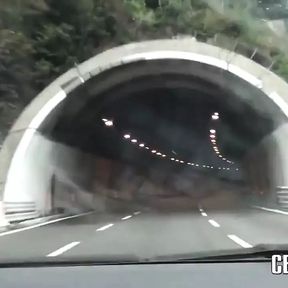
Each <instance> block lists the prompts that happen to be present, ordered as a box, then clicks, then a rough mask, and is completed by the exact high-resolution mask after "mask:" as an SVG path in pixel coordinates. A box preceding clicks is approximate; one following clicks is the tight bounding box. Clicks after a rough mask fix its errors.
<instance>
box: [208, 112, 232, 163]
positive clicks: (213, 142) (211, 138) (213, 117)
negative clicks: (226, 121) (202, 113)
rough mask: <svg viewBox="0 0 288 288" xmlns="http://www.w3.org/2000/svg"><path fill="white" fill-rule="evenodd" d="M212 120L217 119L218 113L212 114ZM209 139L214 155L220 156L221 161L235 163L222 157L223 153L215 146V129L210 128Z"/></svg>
mask: <svg viewBox="0 0 288 288" xmlns="http://www.w3.org/2000/svg"><path fill="white" fill-rule="evenodd" d="M211 118H212V120H214V121H216V120H218V119H219V113H218V112H215V113H214V114H212V116H211ZM210 141H211V144H212V147H213V150H214V152H215V153H216V155H217V156H218V157H219V158H221V159H222V160H223V161H226V162H227V163H229V164H231V165H232V164H235V163H234V162H233V161H231V160H229V159H227V158H225V157H223V155H221V153H220V151H219V148H218V146H217V137H216V130H215V129H210Z"/></svg>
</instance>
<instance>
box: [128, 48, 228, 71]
mask: <svg viewBox="0 0 288 288" xmlns="http://www.w3.org/2000/svg"><path fill="white" fill-rule="evenodd" d="M143 59H145V60H157V59H181V60H190V61H196V62H201V63H205V64H208V65H212V66H216V67H219V68H222V69H224V70H227V68H228V63H227V62H226V61H224V60H222V59H218V58H216V57H213V56H206V55H203V54H199V53H195V52H184V51H167V50H161V51H154V52H153V51H152V52H143V53H138V54H133V55H130V56H126V57H125V58H124V61H125V62H133V61H139V60H143Z"/></svg>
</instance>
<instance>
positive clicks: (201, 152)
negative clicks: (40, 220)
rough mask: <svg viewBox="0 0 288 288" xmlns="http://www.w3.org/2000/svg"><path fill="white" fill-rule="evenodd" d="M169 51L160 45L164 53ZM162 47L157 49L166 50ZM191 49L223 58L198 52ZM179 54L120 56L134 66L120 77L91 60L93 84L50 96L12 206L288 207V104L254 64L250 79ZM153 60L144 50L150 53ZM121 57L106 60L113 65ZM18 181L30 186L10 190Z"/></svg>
mask: <svg viewBox="0 0 288 288" xmlns="http://www.w3.org/2000/svg"><path fill="white" fill-rule="evenodd" d="M169 41H170V42H169ZM169 41H168V42H169V43H174V44H175V43H178V41H180V42H181V41H183V40H169ZM185 41H187V40H185ZM185 41H184V42H185ZM168 42H165V41H164V42H163V43H162V42H161V41H160V43H162V44H163V45H164V46H165V45H167V43H168ZM151 43H152V42H151ZM174 44H173V45H174ZM188 44H189V45H190V44H193V45H191V46H189V45H188ZM143 45H144V44H143ZM153 45H154V44H151V45H148V44H147V47H149V49H152V50H153V49H154V50H155V51H159V50H161V49H160V48H159V47H157V45H156V46H153ZM171 45H172V44H171ZM173 45H172V46H173ZM185 45H186V46H185ZM185 45H184V46H183V47H186V48H185V49H188V48H187V47H188V46H189V49H191V50H193V49H196V48H195V47H197V45H200V46H201V45H202V46H203V45H204V46H205V47H206V48H207V47H209V49H212V50H213V49H219V48H217V47H213V46H210V45H207V44H203V43H197V42H195V41H191V42H189V43H188V42H187V43H186V42H185ZM160 46H161V45H160ZM168 46H169V45H168ZM172 46H171V47H172ZM176 46H177V47H176V48H173V49H174V51H176V52H175V53H176V54H175V55H176V56H175V57H170V56H169V57H168V56H167V55H166V56H165V57H164V56H163V55H162V56H163V59H162V56H161V57H160V56H157V57H156V56H155V57H150V56H149V57H146V59H144V60H143V57H142V56H139V57H138V56H137V55H138V54H137V53H136V52H137V51H136V52H133V53H134V54H133V53H132V52H131V51H129V49H128V50H127V49H126V48H117V49H120V50H117V49H116V50H115V51H118V52H117V53H118V54H117V53H115V55H117V56H115V57H116V59H117V61H119V59H122V60H121V61H120V63H119V62H117V61H116V60H114V61H116V62H117V65H116V64H115V63H114V65H111V66H109V67H108V66H106V67H105V69H102V70H101V69H100V68H99V71H97V73H96V72H95V69H94V68H95V67H94V66H93V65H96V66H97V65H98V64H96V63H98V62H97V61H94V60H93V59H92V60H91V61H92V62H93V63H94V64H93V65H90V63H91V62H89V61H90V60H89V61H87V63H83V66H81V67H84V68H85V67H86V68H87V67H89V69H88V68H87V69H88V70H90V72H89V73H86V74H85V73H84V74H82V73H80V72H81V69H80V68H77V69H76V70H74V71H73V73H76V74H74V78H73V77H72V78H71V77H70V76H69V77H68V76H67V77H66V74H65V75H64V76H63V79H60V80H58V82H59V84H58V85H59V86H60V87H61V89H60V92H59V91H58V94H57V93H56V96H57V97H56V96H55V87H53V86H52V88H49V87H48V88H49V89H50V90H51V91H52V92H53V93H54V96H53V97H51V98H50V100H49V101H48V102H47V100H45V101H46V102H45V101H44V102H45V103H46V104H45V105H46V106H45V105H44V106H43V107H42V108H41V109H40V110H39V111H40V112H41V114H42V115H44V116H43V117H42V116H41V117H40V116H39V113H38V114H37V109H34V112H35V110H36V114H37V115H36V116H35V117H34V116H33V117H34V118H33V117H32V118H31V119H32V121H31V122H30V123H29V124H28V125H27V126H25V125H23V126H24V127H25V129H26V128H27V129H26V130H25V129H24V131H25V132H24V136H23V135H20V136H21V137H22V138H21V137H20V144H21V145H18V146H17V145H16V152H17V153H18V154H21V158H19V159H21V160H19V159H18V160H17V157H19V155H18V154H17V153H16V152H15V153H14V154H13V153H12V154H11V159H12V160H11V163H12V164H10V163H8V165H7V167H8V168H7V173H6V175H5V177H4V178H5V179H4V180H3V181H2V183H3V184H2V185H3V188H2V191H3V192H4V194H3V201H4V202H7V203H8V202H9V203H10V202H12V203H13V202H19V201H21V202H24V203H28V202H29V203H30V202H33V203H35V206H36V207H37V211H38V212H39V213H40V214H41V215H43V214H49V213H51V211H59V210H60V211H68V212H69V213H78V212H81V211H88V210H95V211H98V212H99V213H102V212H103V213H104V212H107V211H113V212H117V211H123V210H124V211H126V210H131V209H132V210H135V209H138V210H139V209H144V210H145V209H150V210H151V209H152V210H153V211H157V212H159V211H166V212H167V211H174V210H179V211H183V210H185V209H187V210H191V209H192V210H193V209H196V208H197V209H198V207H199V205H200V206H202V205H204V206H206V207H210V209H213V208H214V209H224V208H225V209H230V208H232V207H233V209H234V208H235V207H236V208H237V207H241V208H243V207H244V206H245V205H252V204H253V205H257V204H259V203H266V204H269V205H272V206H273V205H274V206H277V205H279V204H280V202H281V201H280V202H279V195H280V194H281V193H283V191H284V192H285V187H286V178H285V176H284V175H285V169H286V168H285V165H287V164H285V161H284V158H283V153H285V152H283V151H284V150H285V144H286V142H285V135H286V133H287V132H286V131H288V130H287V129H286V128H287V126H286V125H287V116H286V115H285V109H284V108H285V107H284V108H283V105H284V104H283V103H285V101H284V100H283V99H282V102H283V103H282V102H281V101H280V102H279V97H280V96H279V95H278V94H277V95H278V98H277V97H276V96H275V95H276V92H275V91H274V90H273V89H272V88H273V87H272V88H271V89H270V88H269V89H270V90H269V91H270V92H269V93H270V94H269V93H268V92H267V91H266V90H267V89H266V88H265V87H266V86H265V85H266V84H265V81H264V80H263V81H262V80H261V81H262V82H261V81H260V80H259V81H260V82H261V83H260V82H259V81H258V80H257V81H255V79H256V78H255V79H254V78H253V77H252V76H249V77H248V75H249V74H245V73H246V72H247V71H248V70H249V69H250V70H251V67H253V69H254V68H255V67H256V68H257V69H260V68H259V67H258V66H259V65H258V64H253V65H255V67H254V66H253V65H252V64H251V63H250V62H252V61H250V60H247V59H246V60H247V61H248V62H247V63H248V64H249V65H252V66H251V67H250V66H249V65H248V66H249V67H248V66H247V71H246V72H245V73H244V72H241V71H242V70H239V68H237V69H238V70H237V69H236V68H235V67H236V66H231V65H232V64H231V63H232V62H233V61H232V60H231V63H229V64H227V65H228V66H227V67H228V68H227V69H226V68H225V69H224V68H223V67H224V66H225V65H224V66H223V65H222V64H221V63H220V64H221V65H220V64H219V62H217V61H218V60H219V59H218V60H217V61H214V60H213V61H214V62H213V61H212V60H209V61H211V63H207V62H209V61H208V60H207V59H210V58H209V57H211V55H210V56H209V57H208V58H203V57H202V56H201V53H200V52H199V51H198V52H197V53H199V57H198V58H197V57H196V56H195V55H196V54H193V53H194V52H193V53H192V52H191V53H192V54H193V55H192V54H191V55H192V56H193V57H192V56H191V57H192V58H193V59H192V58H191V59H188V58H189V57H190V56H189V57H188V56H187V54H181V53H180V54H179V50H181V49H184V48H181V47H180V46H179V43H178V44H177V45H176ZM204 46H203V47H204ZM137 47H138V46H137V45H136V48H137ZM151 47H152V48H151ZM171 47H170V48H169V49H171V50H173V49H172V48H171ZM136 48H135V49H136ZM121 49H123V50H121ZM137 49H138V48H137ZM137 49H136V50H137ZM143 49H144V48H143V46H141V45H140V46H139V51H141V52H143ZM197 49H199V47H198V48H197ZM212 50H211V51H212ZM119 51H122V52H123V53H124V54H125V55H126V56H125V57H126V58H125V57H124V56H122V58H121V56H119ZM207 51H208V50H207ZM207 51H206V52H205V53H208V52H207ZM107 53H108V54H109V53H112V52H107ZM127 53H128V56H127ZM157 53H158V52H157ZM185 53H188V52H185ZM209 53H210V52H209ZM209 53H208V54H209ZM104 54H105V53H104ZM112 54H113V53H112ZM112 54H109V55H106V56H101V57H103V58H101V57H100V58H97V59H98V60H99V59H105V61H111V63H112V62H113V60H111V59H110V58H111V57H112V56H111V55H112ZM120 54H121V53H120ZM188 54H189V53H188ZM216 54H217V57H218V58H219V57H220V56H219V55H220V54H219V53H218V52H217V53H215V55H216ZM113 55H114V54H113ZM131 55H132V56H133V57H132V56H131ZM135 55H136V56H137V57H138V58H137V57H136V56H135ZM149 55H150V54H149ZM157 55H159V53H158V54H157ZM160 55H161V53H160ZM169 55H170V54H169ZM197 55H198V54H197ZM215 55H214V56H213V57H214V58H213V59H216V56H215ZM221 55H223V54H221ZM108 56H109V57H110V58H109V57H108ZM206 56H207V55H206ZM206 56H205V57H206ZM236 56H237V55H236ZM236 56H235V57H236ZM96 57H98V56H96ZM127 57H128V58H129V59H128V58H127ZM201 57H202V58H203V59H204V60H203V59H202V58H201ZM237 57H239V56H237ZM241 57H242V56H241ZM112 58H113V57H112ZM158 58H159V59H158ZM186 58H187V59H186ZM242 58H243V57H242ZM123 59H126V60H125V61H124V60H123ZM127 59H128V60H127ZM201 59H202V60H201ZM211 59H212V58H211ZM244 60H245V59H244ZM244 60H243V61H244ZM246 60H245V61H246ZM219 61H220V60H219ZM221 61H222V60H221ZM223 61H224V60H223ZM237 61H238V58H236V60H235V62H237ZM249 61H250V62H249ZM100 62H101V61H100ZM238 62H239V61H238ZM238 62H237V63H238ZM214 64H215V65H214ZM99 65H100V64H99ZM229 65H230V66H229ZM233 65H236V64H235V63H234V64H233ZM257 65H258V66H257ZM229 67H230V68H229ZM233 67H234V68H233ZM84 68H83V69H84ZM86 68H85V69H86ZM232 68H233V69H232ZM256 68H255V70H257V69H256ZM87 69H86V70H87ZM261 69H264V68H261ZM232 70H233V71H232ZM79 71H80V72H79ZM93 71H94V72H93ZM231 71H232V72H231ZM239 71H240V72H239ZM259 71H260V70H259ZM250 72H251V71H250ZM261 72H263V71H262V70H261ZM266 72H267V71H266ZM69 73H70V72H69V71H68V72H67V75H68V74H69ZM79 73H80V74H79ZM247 73H248V72H247ZM267 73H268V72H267ZM269 73H270V72H269ZM75 75H76V77H75ZM267 75H268V74H267ZM269 75H270V74H269ZM270 76H271V77H272V78H273V77H274V75H270ZM270 76H269V77H270ZM267 77H268V76H267ZM275 77H276V76H275ZM70 78H71V79H70ZM272 78H271V79H270V78H269V81H270V84H271V83H272V80H273V81H274V80H275V79H274V78H273V79H272ZM69 79H70V80H69ZM251 79H252V80H251ZM257 79H258V78H257ZM267 79H268V78H267ZM276 80H277V81H280V82H279V83H281V85H284V84H283V81H282V80H280V79H279V78H278V77H276ZM276 80H275V81H276ZM77 81H78V82H77ZM277 81H276V82H277ZM256 82H257V83H256ZM276 82H275V83H276ZM56 83H57V81H56ZM60 83H61V84H60ZM75 83H76V84H75ZM259 83H260V84H261V85H262V84H263V83H264V84H263V85H264V86H263V87H264V88H263V87H262V86H261V85H260V84H259ZM285 85H286V83H285ZM285 85H284V86H285ZM260 86H261V87H260ZM270 86H271V85H270ZM270 86H269V87H270ZM279 87H280V86H279ZM282 88H283V87H282ZM49 89H48V91H50V90H49ZM56 90H57V89H56ZM44 92H45V91H44ZM267 93H268V94H269V97H268V96H267ZM273 93H274V94H273ZM277 93H279V94H281V93H280V92H277ZM272 94H273V97H274V96H275V97H274V98H273V97H272V96H271V95H272ZM43 95H44V96H43V98H45V97H46V99H47V96H45V93H44V94H43ZM280 98H281V97H280ZM55 99H56V100H55ZM32 104H33V103H32ZM275 104H276V105H275ZM37 105H39V101H38V104H37V101H36V106H37ZM285 105H286V104H285ZM285 105H284V106H285ZM40 106H41V105H40ZM31 107H33V105H31V106H30V111H29V109H28V111H29V112H31V110H33V109H32V108H31ZM47 107H48V108H47ZM46 108H47V109H46ZM45 109H46V110H45ZM43 111H44V112H43ZM34 112H33V113H34ZM283 112H284V113H283ZM33 113H32V114H33ZM24 114H25V113H24ZM37 117H38V118H37ZM23 118H24V120H25V121H26V118H25V117H23ZM23 118H22V119H20V120H19V121H18V122H21V121H23ZM28 118H29V117H28ZM35 119H36V120H37V121H38V122H37V121H36V120H35ZM25 121H24V122H25ZM31 123H32V124H33V125H34V126H33V125H32V124H31ZM35 123H37V125H36V124H35ZM16 124H17V123H16ZM16 126H17V125H16ZM18 126H19V123H18ZM20 126H21V125H20ZM36 126H37V127H36ZM20 130H21V129H20ZM15 131H19V129H18V130H17V129H15ZM31 131H32V132H31ZM25 133H26V134H25ZM14 135H17V134H13V136H14ZM27 135H28V136H27ZM11 137H12V136H11ZM16 138H17V137H16ZM23 139H24V140H23ZM17 141H18V140H17ZM17 141H16V143H17ZM21 141H22V142H21ZM23 143H24V144H23ZM28 144H29V145H28ZM19 147H21V149H19ZM23 147H24V148H23ZM19 151H20V152H21V153H20V152H19ZM15 155H16V156H17V157H16V156H15ZM15 159H16V160H17V161H16V160H15ZM24 160H25V161H24ZM15 163H16V164H15ZM13 169H14V170H13ZM11 171H12V172H11ZM283 171H284V172H283ZM15 175H16V176H17V177H18V178H19V179H20V180H21V181H19V182H18V183H16V182H13V183H12V181H8V180H9V176H10V179H11V177H12V176H13V177H14V179H15V177H16V176H15ZM17 177H16V178H17ZM6 178H7V179H8V180H6ZM2 179H3V176H2ZM279 187H280V188H279ZM279 189H280V190H281V192H280V194H279V193H278V192H279ZM19 191H21V193H20V192H19ZM23 191H24V192H23ZM16 198H17V201H16ZM280 198H281V197H280ZM280 200H281V199H280ZM282 200H283V199H282ZM283 201H284V200H283ZM284 202H285V201H284ZM284 202H283V203H284ZM283 203H282V204H283ZM282 204H281V205H282ZM284 204H285V203H284ZM284 206H285V205H284ZM284 206H283V205H282V207H284Z"/></svg>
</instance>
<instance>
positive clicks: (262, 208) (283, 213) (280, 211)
mask: <svg viewBox="0 0 288 288" xmlns="http://www.w3.org/2000/svg"><path fill="white" fill-rule="evenodd" d="M252 207H254V208H258V209H261V210H264V211H269V212H273V213H278V214H282V215H288V212H286V211H282V210H279V209H272V208H267V207H261V206H252Z"/></svg>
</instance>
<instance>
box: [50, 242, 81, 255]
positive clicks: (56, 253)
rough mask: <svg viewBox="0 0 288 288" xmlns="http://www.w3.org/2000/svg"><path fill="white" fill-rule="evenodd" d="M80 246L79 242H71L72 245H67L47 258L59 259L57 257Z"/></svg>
mask: <svg viewBox="0 0 288 288" xmlns="http://www.w3.org/2000/svg"><path fill="white" fill-rule="evenodd" d="M79 244H80V242H79V241H75V242H71V243H69V244H67V245H65V246H63V247H61V248H59V249H57V250H55V251H54V252H52V253H50V254H48V255H47V257H57V256H59V255H61V254H63V253H64V252H66V251H68V250H70V249H72V248H73V247H75V246H77V245H79Z"/></svg>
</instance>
